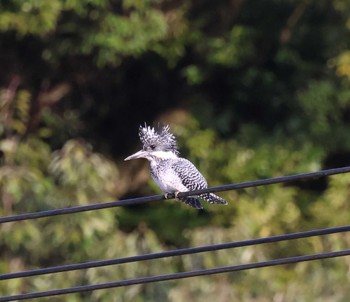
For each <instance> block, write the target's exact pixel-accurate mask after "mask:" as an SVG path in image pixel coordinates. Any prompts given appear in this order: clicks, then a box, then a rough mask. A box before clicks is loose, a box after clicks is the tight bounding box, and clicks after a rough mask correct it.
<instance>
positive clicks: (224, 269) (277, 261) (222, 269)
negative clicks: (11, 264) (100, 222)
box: [0, 250, 350, 301]
mask: <svg viewBox="0 0 350 302" xmlns="http://www.w3.org/2000/svg"><path fill="white" fill-rule="evenodd" d="M348 255H350V250H341V251H336V252H327V253H320V254H311V255H303V256H294V257H289V258H279V259H274V260H269V261H262V262H254V263H248V264H241V265H233V266H224V267H216V268H211V269H202V270H195V271H188V272H180V273H173V274H165V275H157V276H148V277H141V278H134V279H127V280H121V281H115V282H108V283H101V284H91V285H84V286H76V287H70V288H64V289H55V290H49V291H42V292H33V293H27V294H19V295H12V296H3V297H0V301H15V300H26V299H34V298H42V297H50V296H57V295H65V294H72V293H81V292H86V291H93V290H99V289H107V288H116V287H121V286H130V285H136V284H145V283H152V282H160V281H169V280H176V279H183V278H190V277H197V276H205V275H214V274H220V273H228V272H234V271H243V270H248V269H255V268H262V267H270V266H277V265H283V264H292V263H298V262H305V261H312V260H320V259H327V258H335V257H342V256H348Z"/></svg>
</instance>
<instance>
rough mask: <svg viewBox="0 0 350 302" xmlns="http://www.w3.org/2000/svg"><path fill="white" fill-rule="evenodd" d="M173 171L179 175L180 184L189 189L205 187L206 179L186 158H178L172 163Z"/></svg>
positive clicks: (206, 185)
mask: <svg viewBox="0 0 350 302" xmlns="http://www.w3.org/2000/svg"><path fill="white" fill-rule="evenodd" d="M172 168H173V170H174V172H175V173H176V174H177V175H178V176H179V178H180V179H181V181H182V184H183V185H184V186H185V187H186V188H187V189H188V190H189V191H192V190H198V189H205V188H207V187H208V184H207V181H206V180H205V178H204V177H203V175H202V174H201V173H200V172H199V171H198V170H197V168H196V167H195V166H194V165H193V164H192V163H191V162H190V161H189V160H187V159H185V158H178V159H177V160H176V161H175V160H174V161H173V163H172Z"/></svg>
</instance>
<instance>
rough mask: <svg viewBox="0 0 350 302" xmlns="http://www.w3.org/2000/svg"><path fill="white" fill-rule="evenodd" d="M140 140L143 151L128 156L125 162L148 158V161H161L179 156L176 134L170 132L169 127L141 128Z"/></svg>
mask: <svg viewBox="0 0 350 302" xmlns="http://www.w3.org/2000/svg"><path fill="white" fill-rule="evenodd" d="M139 136H140V140H141V142H142V144H143V148H142V150H140V151H138V152H136V153H134V154H132V155H130V156H128V157H127V158H125V159H124V160H131V159H136V158H146V159H148V160H154V159H155V160H157V159H159V160H161V159H169V158H176V157H177V156H178V154H179V151H178V150H177V144H176V139H175V136H174V134H172V133H171V132H170V128H169V126H168V125H164V126H158V127H157V128H153V127H150V126H147V125H146V124H145V126H140V129H139Z"/></svg>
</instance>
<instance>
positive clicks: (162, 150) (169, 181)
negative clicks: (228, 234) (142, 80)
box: [125, 125, 227, 209]
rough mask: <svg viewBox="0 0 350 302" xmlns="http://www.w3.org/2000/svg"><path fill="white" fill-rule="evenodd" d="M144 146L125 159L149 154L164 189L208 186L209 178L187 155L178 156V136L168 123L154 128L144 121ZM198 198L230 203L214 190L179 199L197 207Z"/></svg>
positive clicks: (175, 189)
mask: <svg viewBox="0 0 350 302" xmlns="http://www.w3.org/2000/svg"><path fill="white" fill-rule="evenodd" d="M139 136H140V140H141V142H142V144H143V148H142V150H140V151H139V152H137V153H135V154H133V155H131V156H129V157H127V158H126V159H125V160H130V159H136V158H146V159H148V160H149V162H150V166H151V176H152V178H153V179H154V181H155V182H156V183H157V185H158V186H159V188H160V189H161V190H162V191H163V192H164V193H177V192H186V191H193V190H199V189H205V188H207V187H208V184H207V181H206V180H205V178H204V177H203V175H202V174H201V173H200V172H199V171H198V170H197V168H196V167H195V166H194V165H193V164H192V163H191V162H190V161H189V160H187V159H185V158H181V157H178V154H179V152H178V150H177V144H176V139H175V136H174V135H173V134H172V133H171V132H170V128H169V126H168V125H166V126H162V127H159V128H158V129H155V128H153V127H150V126H147V125H145V126H144V127H142V126H140V129H139ZM199 198H201V199H203V200H205V201H207V202H208V203H210V204H215V203H219V204H227V202H226V200H224V199H223V198H221V197H219V196H217V195H215V194H213V193H206V194H201V195H199V196H189V197H179V198H178V199H179V200H180V201H182V202H184V203H185V204H188V205H190V206H192V207H194V208H196V209H202V208H203V206H202V204H201V203H200V201H199Z"/></svg>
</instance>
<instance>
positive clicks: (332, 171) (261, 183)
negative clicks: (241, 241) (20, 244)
mask: <svg viewBox="0 0 350 302" xmlns="http://www.w3.org/2000/svg"><path fill="white" fill-rule="evenodd" d="M347 172H350V166H349V167H342V168H335V169H328V170H321V171H317V172H311V173H303V174H295V175H289V176H281V177H275V178H267V179H262V180H255V181H247V182H242V183H237V184H228V185H223V186H217V187H211V188H207V189H202V190H195V191H188V192H181V193H179V194H178V196H179V197H185V196H190V195H199V194H202V193H210V192H222V191H229V190H238V189H245V188H250V187H258V186H264V185H270V184H277V183H284V182H291V181H296V180H306V179H312V178H320V177H324V176H329V175H335V174H341V173H347ZM174 197H175V195H174V194H173V193H171V194H167V199H170V198H174ZM164 199H166V197H165V196H164V195H153V196H147V197H140V198H133V199H125V200H118V201H112V202H105V203H98V204H91V205H86V206H75V207H70V208H62V209H54V210H47V211H41V212H34V213H26V214H17V215H12V216H4V217H0V224H1V223H6V222H14V221H20V220H29V219H36V218H42V217H50V216H58V215H64V214H72V213H79V212H85V211H92V210H100V209H107V208H112V207H120V206H128V205H135V204H141V203H147V202H150V201H157V200H164Z"/></svg>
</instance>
